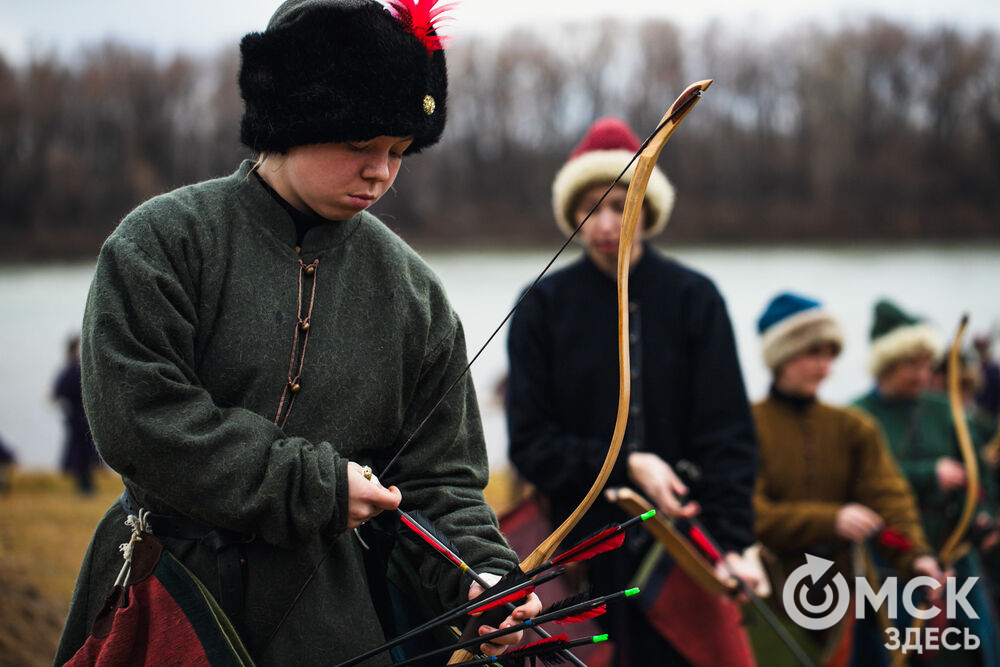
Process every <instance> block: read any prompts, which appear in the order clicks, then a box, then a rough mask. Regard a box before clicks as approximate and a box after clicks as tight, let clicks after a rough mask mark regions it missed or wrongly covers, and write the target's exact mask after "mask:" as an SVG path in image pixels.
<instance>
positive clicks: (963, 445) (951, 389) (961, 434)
mask: <svg viewBox="0 0 1000 667" xmlns="http://www.w3.org/2000/svg"><path fill="white" fill-rule="evenodd" d="M968 323H969V317H968V315H963V316H962V321H961V322H960V323H959V325H958V331H957V332H955V338H954V339H953V340H952V341H951V347H950V348H949V349H948V407H950V408H951V421H952V425H953V426H954V428H955V435H956V436H957V438H958V448H959V450H960V451H961V452H962V461H963V462H964V463H965V505H964V506H963V507H962V514H961V515H960V516H959V518H958V522H957V523H956V524H955V527H954V528H953V529H952V531H951V534H949V535H948V539H946V540H945V541H944V544H943V545H942V546H941V550H940V551H938V562H939V563H940V565H941V569H942V570H947V569H948V568H949V567H950V566H951V565H952V564H953V563H954V562H955V561H956V560H958V559H957V558H956V555H957V554H958V546H959V544H961V542H962V538H963V537H965V533H966V531H967V530H968V528H969V524H970V523H972V517H973V516H974V515H975V513H976V501H977V499H978V498H979V463H978V462H977V460H976V449H975V447H974V446H973V444H972V436H971V435H970V434H969V423H968V422H967V421H966V419H965V409H964V408H963V407H962V391H961V374H962V372H961V368H960V365H959V353H960V351H961V348H962V336H963V334H965V327H966V326H967V325H968ZM921 607H923V608H926V605H921ZM923 625H924V619H923V618H920V617H918V618H915V619H913V623H912V625H911V628H915V629H917V630H918V631H919V630H920V629H921V628H922V627H923ZM904 664H906V658H905V657H904V655H903V653H902V651H900V652H899V653H897V654H896V655H895V657H894V659H893V662H892V665H893V667H902V665H904Z"/></svg>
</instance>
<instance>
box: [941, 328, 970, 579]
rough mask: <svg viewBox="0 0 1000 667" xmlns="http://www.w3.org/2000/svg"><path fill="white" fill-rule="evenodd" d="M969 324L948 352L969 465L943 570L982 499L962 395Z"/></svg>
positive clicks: (954, 413) (951, 401)
mask: <svg viewBox="0 0 1000 667" xmlns="http://www.w3.org/2000/svg"><path fill="white" fill-rule="evenodd" d="M968 322H969V318H968V316H963V317H962V322H961V324H959V326H958V331H957V332H956V333H955V339H954V340H953V341H952V342H951V348H950V349H949V351H948V405H949V407H950V408H951V421H952V424H953V425H954V427H955V435H956V436H957V437H958V446H959V449H960V450H961V452H962V460H963V462H964V463H965V479H966V481H965V505H964V507H963V508H962V514H961V516H960V517H959V518H958V523H957V524H956V525H955V528H954V529H953V530H952V531H951V534H950V535H949V536H948V539H947V540H945V542H944V545H943V546H942V547H941V551H940V552H939V554H938V560H939V561H940V562H941V567H948V566H949V565H951V564H952V563H953V562H954V561H955V560H956V559H955V553H956V551H957V549H958V545H959V543H960V542H961V541H962V538H963V537H965V533H966V531H967V530H968V528H969V524H970V523H972V518H973V516H974V515H975V513H976V501H977V500H978V498H979V463H978V461H977V460H976V449H975V447H974V446H973V444H972V436H970V435H969V423H968V421H966V418H965V410H964V409H963V407H962V392H961V367H960V359H959V353H960V350H961V347H962V335H963V334H964V333H965V327H966V325H967V324H968Z"/></svg>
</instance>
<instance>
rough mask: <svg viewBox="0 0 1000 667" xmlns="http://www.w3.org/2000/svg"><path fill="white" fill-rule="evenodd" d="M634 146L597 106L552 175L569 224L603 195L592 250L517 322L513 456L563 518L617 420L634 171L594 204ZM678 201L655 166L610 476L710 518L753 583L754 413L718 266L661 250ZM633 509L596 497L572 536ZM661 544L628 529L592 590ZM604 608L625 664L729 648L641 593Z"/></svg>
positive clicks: (681, 512) (635, 265)
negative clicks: (705, 266) (683, 467)
mask: <svg viewBox="0 0 1000 667" xmlns="http://www.w3.org/2000/svg"><path fill="white" fill-rule="evenodd" d="M638 147H639V140H638V139H637V138H636V136H635V134H634V133H633V132H632V130H631V128H629V127H628V125H626V124H625V123H624V122H623V121H621V120H619V119H616V118H602V119H600V120H597V121H595V122H594V123H593V125H592V126H591V127H590V128H589V129H588V131H587V133H586V135H585V136H584V137H583V139H582V140H581V141H580V143H579V145H577V147H576V148H575V149H574V150H573V152H572V153H571V155H570V157H569V160H568V161H567V162H566V164H565V165H564V166H563V167H562V168H561V169H560V170H559V172H558V173H557V174H556V177H555V180H554V182H553V185H552V204H553V210H554V214H555V222H556V225H557V226H558V227H559V229H561V230H562V231H563V232H564V233H566V234H572V233H573V230H575V229H576V228H577V226H578V225H580V223H581V221H582V220H583V219H584V217H585V216H586V214H587V212H588V211H589V210H590V209H591V208H593V207H594V206H595V205H597V208H596V210H595V211H594V213H593V215H592V216H591V218H590V219H589V220H588V221H587V222H586V224H584V225H583V226H582V227H581V229H580V230H579V233H578V236H577V238H579V239H580V240H581V243H582V244H583V246H584V250H583V253H582V256H581V257H580V258H579V259H578V260H577V261H576V262H574V263H572V264H571V265H569V266H568V267H566V268H563V269H561V270H559V271H557V272H555V273H553V274H551V275H550V276H548V277H546V278H545V279H543V280H542V281H540V282H539V283H538V284H537V285H536V286H535V288H534V289H533V290H531V291H530V292H529V293H528V294H527V296H526V297H525V298H524V300H523V302H522V303H521V304H520V306H519V307H518V309H517V311H516V312H515V314H514V317H513V319H512V322H511V327H510V334H509V340H508V354H509V360H510V381H509V385H508V394H507V398H508V405H507V407H508V428H509V436H510V443H509V447H510V458H511V461H512V462H513V464H514V465H515V466H516V468H517V471H518V472H519V473H520V475H522V476H523V477H524V478H526V479H527V480H528V481H529V482H531V484H533V485H534V486H535V488H536V489H537V490H538V491H539V492H540V493H542V494H544V496H545V497H546V499H547V500H548V502H549V503H550V505H551V510H552V512H551V514H552V516H551V520H552V521H553V522H555V523H559V522H561V521H562V520H563V519H564V518H565V517H566V516H567V515H568V513H569V512H570V511H571V510H572V509H573V508H575V507H576V505H577V503H578V502H579V501H580V499H581V498H582V497H583V495H584V493H585V492H586V491H587V489H588V488H589V487H590V484H591V483H592V481H593V479H594V477H595V475H596V473H597V471H598V470H599V469H600V468H601V464H602V463H603V461H604V458H605V454H606V452H607V448H608V444H609V442H610V440H611V435H612V431H613V427H614V424H615V417H616V408H617V405H618V354H617V327H616V322H617V296H616V286H615V273H616V263H617V254H618V243H619V234H620V228H621V222H622V213H623V210H624V205H625V194H626V191H627V185H628V182H629V179H630V178H631V174H632V172H631V171H630V172H628V173H627V174H626V175H625V177H624V178H623V181H622V182H621V183H619V184H617V185H615V186H614V188H612V189H611V191H610V193H609V194H608V195H607V197H606V198H604V200H603V202H601V203H600V204H599V205H598V202H599V201H600V199H601V196H602V194H603V193H604V192H605V190H607V189H608V187H609V186H610V184H611V183H612V181H613V180H614V178H615V176H617V175H618V173H619V172H620V171H621V170H622V168H623V167H624V166H625V165H626V164H627V163H628V161H629V159H630V158H631V157H632V155H633V154H634V153H635V151H636V150H637V149H638ZM673 203H674V190H673V187H672V186H671V185H670V182H669V181H668V180H667V178H666V176H665V175H664V174H663V172H662V171H661V170H660V169H659V168H656V169H654V171H653V173H652V176H651V178H650V180H649V186H648V189H647V191H646V197H645V201H644V204H643V211H642V218H641V222H640V225H641V229H642V239H641V240H640V239H639V237H638V236H637V239H636V242H635V247H634V248H632V265H631V267H630V277H629V293H630V297H629V298H630V303H629V311H630V320H631V321H630V327H631V330H630V348H631V349H630V352H631V359H632V391H631V405H630V416H629V421H628V428H627V431H626V434H625V438H624V444H623V446H622V450H621V455H620V456H619V459H618V462H617V464H616V465H615V467H614V470H613V471H612V473H611V477H610V479H609V481H608V486H609V487H614V486H625V485H629V486H633V487H635V488H636V489H637V490H638V491H639V492H641V493H642V494H643V495H645V496H647V497H648V498H649V499H650V500H651V501H652V502H654V503H655V504H656V506H657V507H658V508H660V510H662V511H664V512H666V513H667V514H669V515H670V516H673V517H690V516H694V515H696V514H697V515H699V516H700V517H701V519H702V521H703V523H704V524H705V525H706V526H707V527H708V529H709V531H710V532H711V533H712V534H713V535H714V537H715V538H716V539H717V540H718V542H719V543H721V545H722V547H723V549H724V550H725V551H726V552H727V555H726V558H727V560H728V561H729V562H730V563H731V564H732V565H733V566H734V567H735V568H736V569H737V571H738V572H740V573H741V574H742V575H743V576H744V577H746V580H747V581H748V582H751V583H753V582H754V581H755V580H754V576H753V575H752V574H750V573H749V572H748V570H747V569H746V568H745V566H744V563H743V561H742V559H741V557H740V556H739V554H740V553H742V551H743V550H744V549H745V548H746V547H747V546H748V545H750V544H751V543H752V542H753V514H752V509H751V494H752V490H753V479H754V471H755V461H756V443H755V439H754V429H753V423H752V421H751V417H750V411H749V405H748V402H747V399H746V393H745V391H744V388H743V379H742V375H741V373H740V368H739V363H738V360H737V355H736V348H735V344H734V340H733V332H732V327H731V325H730V321H729V316H728V314H727V311H726V306H725V302H724V301H723V298H722V296H721V295H720V294H719V291H718V290H717V289H716V287H715V285H714V284H713V283H712V282H711V281H710V280H709V279H708V278H707V277H705V276H703V275H701V274H700V273H697V272H695V271H693V270H691V269H689V268H687V267H685V266H683V265H682V264H680V263H678V262H676V261H674V260H672V259H669V258H667V257H665V256H664V255H663V254H661V253H660V252H659V251H658V250H657V249H655V248H654V247H653V246H652V245H651V243H650V242H649V239H650V238H651V237H653V236H654V235H656V234H657V233H659V232H660V231H662V230H663V228H664V226H665V225H666V224H667V220H668V218H669V216H670V212H671V210H672V208H673ZM680 461H687V462H688V463H689V464H691V467H692V468H695V467H696V468H698V469H700V471H701V475H700V479H699V480H698V481H690V480H689V482H685V481H684V480H683V479H682V477H681V475H680V474H679V472H678V470H677V464H678V463H679V462H680ZM623 518H625V517H624V514H623V513H622V512H621V511H620V510H619V509H618V508H616V507H615V506H614V505H613V504H611V503H609V502H608V501H606V500H604V499H603V498H599V499H598V500H597V502H596V503H595V504H594V506H593V507H592V508H591V509H590V511H589V512H588V513H587V514H586V515H585V516H584V518H583V520H582V521H581V522H580V524H579V526H578V528H577V533H576V534H577V535H578V536H581V537H582V536H584V535H586V534H588V533H590V532H593V531H594V530H596V529H599V528H601V527H603V526H604V525H606V524H608V523H610V522H612V521H620V520H622V519H623ZM650 547H651V544H650V540H649V537H648V535H646V534H645V533H644V532H642V531H639V532H636V533H635V534H630V536H629V538H628V540H627V541H626V544H625V546H624V547H623V548H621V549H618V550H617V551H615V552H612V553H611V554H609V555H608V556H607V557H606V559H607V560H604V561H602V563H601V564H600V566H595V567H592V568H590V570H589V580H590V583H591V584H592V585H593V587H594V589H595V590H596V591H598V592H611V591H613V590H620V589H622V588H625V587H627V585H628V584H629V582H630V580H631V579H632V577H633V575H634V574H635V573H636V571H637V569H638V567H639V564H640V562H641V561H642V559H643V557H644V556H645V555H646V553H647V552H648V551H649V549H650ZM677 570H679V568H677ZM735 614H736V616H737V621H736V623H735V627H734V630H733V633H732V635H731V636H728V637H725V638H723V640H724V641H729V642H732V641H735V640H736V639H739V637H741V636H742V634H741V633H742V629H741V628H740V627H739V623H738V616H739V613H738V610H735ZM598 620H599V621H600V622H602V623H603V624H604V625H605V627H606V628H607V630H608V631H609V632H610V633H611V637H612V639H613V641H615V642H616V644H617V656H616V664H618V665H649V664H657V665H673V664H688V662H689V661H690V660H692V659H693V658H692V653H691V651H692V650H695V651H698V650H707V651H712V650H713V649H714V650H715V651H716V658H718V657H719V656H721V655H723V653H725V652H726V651H727V650H728V648H729V647H730V646H731V645H732V644H726V647H727V648H725V649H723V648H721V647H722V646H723V643H720V644H717V645H715V646H714V647H712V646H708V647H707V648H706V646H705V645H706V644H707V643H709V642H711V637H713V635H712V633H710V632H708V631H707V630H706V628H705V627H701V628H700V630H699V631H698V632H691V631H690V630H691V628H692V627H693V626H687V625H685V624H684V623H675V624H669V627H667V628H665V629H664V628H662V627H654V626H653V625H652V624H651V622H650V621H649V620H647V618H646V617H645V616H644V614H643V612H642V610H641V609H640V608H639V606H638V605H634V604H622V605H618V607H617V608H614V609H609V613H608V614H607V615H606V616H605V617H602V619H598ZM685 621H686V622H690V623H691V624H697V623H698V622H699V620H698V619H697V618H688V619H685ZM705 625H706V624H704V623H703V624H702V626H705ZM723 640H720V642H723ZM737 643H738V642H737ZM737 648H742V646H740V647H737ZM728 659H732V656H728ZM714 664H722V663H720V662H715V663H714ZM727 664H731V663H727Z"/></svg>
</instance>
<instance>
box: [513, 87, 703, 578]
mask: <svg viewBox="0 0 1000 667" xmlns="http://www.w3.org/2000/svg"><path fill="white" fill-rule="evenodd" d="M710 85H712V80H711V79H705V80H704V81H698V82H697V83H692V84H691V85H690V86H688V87H687V88H686V89H685V90H684V92H683V93H681V95H680V97H678V98H677V100H676V101H675V102H674V103H673V104H672V105H671V107H670V109H669V110H668V111H667V113H666V114H664V116H663V118H662V119H661V120H660V128H659V131H658V132H657V133H656V134H655V135H653V136H652V137H651V138H650V140H649V143H648V144H647V145H646V148H645V149H643V151H642V153H640V154H639V159H638V161H637V162H636V166H635V174H634V175H633V176H632V180H631V182H630V183H629V186H628V193H627V194H626V196H625V210H624V211H623V213H622V231H621V236H620V238H619V241H618V275H617V280H618V360H619V363H618V415H617V418H616V420H615V430H614V433H613V435H612V436H611V445H610V446H609V447H608V453H607V455H606V456H605V457H604V464H603V465H602V466H601V471H600V472H599V473H598V475H597V479H595V480H594V483H593V484H592V485H591V487H590V490H589V491H588V492H587V495H586V496H584V498H583V500H582V501H581V502H580V504H579V505H578V506H577V508H576V509H575V510H573V513H572V514H570V515H569V517H567V518H566V520H565V521H563V523H562V525H560V526H559V527H558V528H557V529H556V530H555V532H553V533H552V534H551V535H549V536H548V538H546V539H545V540H544V541H543V542H542V543H541V544H539V545H538V547H537V548H536V549H535V550H534V551H533V552H531V554H530V555H528V557H527V558H525V559H524V560H523V561H521V569H522V570H525V571H527V570H529V569H531V568H533V567H537V566H538V565H541V564H542V563H544V562H545V561H547V560H548V559H549V558H551V557H552V555H553V554H554V553H555V551H556V549H558V548H559V545H560V544H561V543H562V541H563V540H564V539H566V536H567V535H569V533H570V531H572V530H573V529H574V528H575V527H576V525H577V523H579V522H580V519H581V518H583V515H584V514H586V513H587V510H589V509H590V507H591V505H593V504H594V501H595V500H597V497H598V495H600V493H601V491H602V490H603V489H604V485H605V484H606V483H607V481H608V477H610V476H611V470H612V468H614V465H615V461H617V460H618V453H619V451H621V446H622V440H623V439H624V438H625V426H626V424H627V423H628V411H629V401H630V399H631V391H632V385H631V377H632V376H631V365H630V363H629V341H628V334H629V324H628V320H629V317H628V274H629V268H630V265H631V259H632V242H633V240H634V239H635V233H636V228H637V226H638V223H639V214H640V213H641V212H642V202H643V198H644V197H645V194H646V185H647V184H648V183H649V177H650V175H651V174H652V173H653V167H655V166H656V159H657V158H658V157H659V155H660V151H662V150H663V147H664V145H666V143H667V140H668V139H669V138H670V135H672V134H673V133H674V130H676V129H677V126H678V125H679V124H680V122H681V121H682V120H684V118H685V116H687V114H688V112H690V110H691V108H692V107H693V106H694V105H695V104H696V103H697V101H698V97H699V96H700V95H701V93H702V91H704V90H706V89H707V88H708V87H709V86H710Z"/></svg>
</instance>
